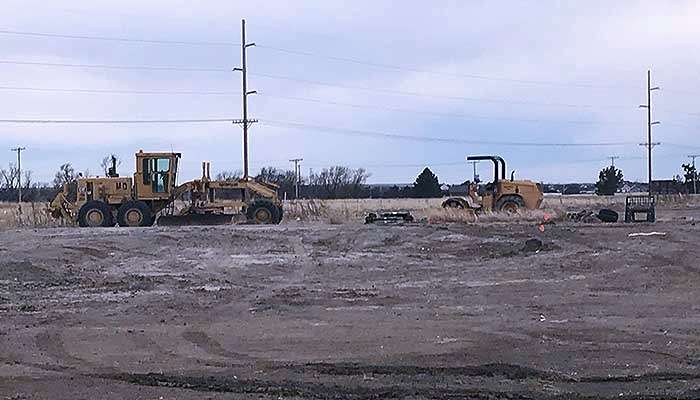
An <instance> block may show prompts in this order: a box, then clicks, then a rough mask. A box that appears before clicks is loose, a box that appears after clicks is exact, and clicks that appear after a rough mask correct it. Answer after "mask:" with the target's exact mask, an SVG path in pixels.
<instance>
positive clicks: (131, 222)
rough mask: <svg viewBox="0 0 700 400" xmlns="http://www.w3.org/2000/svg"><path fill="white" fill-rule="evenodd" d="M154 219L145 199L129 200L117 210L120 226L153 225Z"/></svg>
mask: <svg viewBox="0 0 700 400" xmlns="http://www.w3.org/2000/svg"><path fill="white" fill-rule="evenodd" d="M153 221H154V218H153V213H152V212H151V208H150V207H148V204H146V203H144V202H143V201H138V200H129V201H127V202H126V203H124V204H122V205H121V207H119V211H118V212H117V222H119V226H151V225H153Z"/></svg>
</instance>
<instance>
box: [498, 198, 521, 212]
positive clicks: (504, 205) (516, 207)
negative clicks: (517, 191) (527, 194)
mask: <svg viewBox="0 0 700 400" xmlns="http://www.w3.org/2000/svg"><path fill="white" fill-rule="evenodd" d="M524 209H525V203H524V202H523V199H522V198H521V197H520V196H513V195H508V196H503V197H501V198H500V199H498V201H497V202H496V210H498V211H501V212H504V213H507V214H517V213H519V212H521V211H523V210H524Z"/></svg>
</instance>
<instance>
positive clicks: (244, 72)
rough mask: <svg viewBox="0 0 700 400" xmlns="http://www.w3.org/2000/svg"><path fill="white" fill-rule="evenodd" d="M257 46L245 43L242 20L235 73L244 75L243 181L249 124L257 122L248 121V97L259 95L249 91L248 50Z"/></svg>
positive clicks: (245, 173) (245, 177) (246, 162)
mask: <svg viewBox="0 0 700 400" xmlns="http://www.w3.org/2000/svg"><path fill="white" fill-rule="evenodd" d="M251 46H255V43H246V42H245V20H244V19H242V20H241V67H240V68H234V69H233V70H234V71H241V75H243V121H242V124H243V179H246V180H247V179H248V124H250V123H252V122H257V121H255V120H249V119H248V95H251V94H255V93H257V92H256V91H255V90H251V91H248V66H247V63H246V49H247V48H248V47H251Z"/></svg>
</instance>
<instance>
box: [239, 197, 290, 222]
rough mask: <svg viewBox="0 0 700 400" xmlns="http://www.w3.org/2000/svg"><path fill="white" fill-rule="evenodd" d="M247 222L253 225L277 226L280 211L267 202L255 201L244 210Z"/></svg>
mask: <svg viewBox="0 0 700 400" xmlns="http://www.w3.org/2000/svg"><path fill="white" fill-rule="evenodd" d="M246 218H247V219H248V222H250V223H253V224H278V223H279V222H280V220H281V219H282V216H281V212H280V209H279V208H278V207H277V206H276V205H275V204H274V203H273V202H271V201H269V200H255V201H253V202H252V203H251V204H250V205H249V206H248V209H247V210H246Z"/></svg>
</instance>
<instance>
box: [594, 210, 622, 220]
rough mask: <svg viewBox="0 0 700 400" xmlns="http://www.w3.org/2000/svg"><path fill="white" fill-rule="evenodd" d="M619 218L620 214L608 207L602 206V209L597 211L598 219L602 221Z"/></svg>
mask: <svg viewBox="0 0 700 400" xmlns="http://www.w3.org/2000/svg"><path fill="white" fill-rule="evenodd" d="M619 218H620V215H619V214H618V213H617V212H616V211H613V210H611V209H609V208H603V209H602V210H600V211H598V219H599V220H601V221H603V222H617V220H618V219H619Z"/></svg>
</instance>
